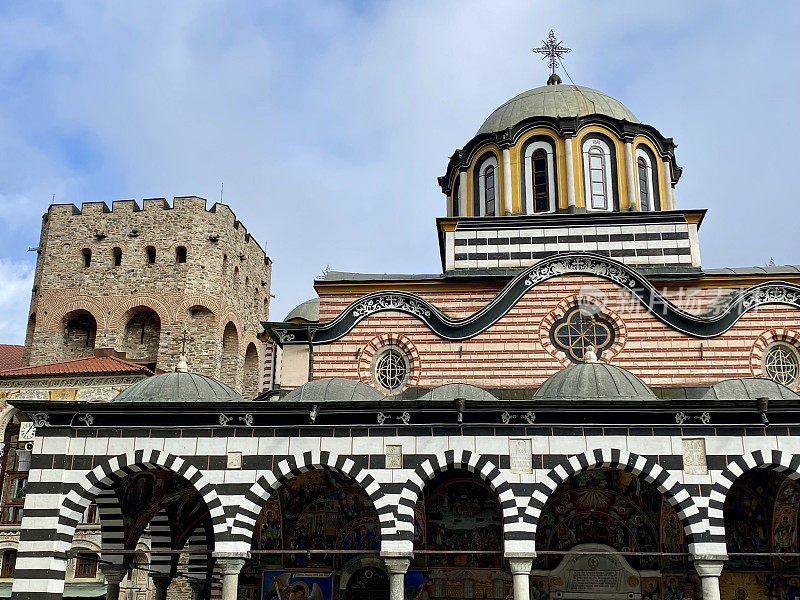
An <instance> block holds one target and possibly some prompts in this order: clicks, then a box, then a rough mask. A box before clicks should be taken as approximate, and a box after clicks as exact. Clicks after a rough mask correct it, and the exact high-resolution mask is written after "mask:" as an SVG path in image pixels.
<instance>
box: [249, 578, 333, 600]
mask: <svg viewBox="0 0 800 600" xmlns="http://www.w3.org/2000/svg"><path fill="white" fill-rule="evenodd" d="M262 581H263V586H262V595H261V600H332V599H333V580H332V577H331V575H330V574H324V573H302V572H281V571H264V576H263V580H262Z"/></svg>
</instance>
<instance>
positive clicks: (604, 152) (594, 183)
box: [583, 138, 614, 211]
mask: <svg viewBox="0 0 800 600" xmlns="http://www.w3.org/2000/svg"><path fill="white" fill-rule="evenodd" d="M612 160H613V155H612V153H611V148H610V147H609V146H608V144H606V142H604V141H603V140H601V139H599V138H588V139H586V140H584V142H583V178H584V184H585V185H584V190H585V198H586V210H592V211H612V210H614V180H613V177H612V168H611V165H612Z"/></svg>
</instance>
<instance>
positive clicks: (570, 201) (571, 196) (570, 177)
mask: <svg viewBox="0 0 800 600" xmlns="http://www.w3.org/2000/svg"><path fill="white" fill-rule="evenodd" d="M572 143H573V142H572V136H567V137H566V138H564V158H565V159H566V161H567V207H568V208H569V210H570V212H572V211H574V210H575V165H574V164H573V158H572Z"/></svg>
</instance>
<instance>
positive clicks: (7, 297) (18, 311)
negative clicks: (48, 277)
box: [0, 258, 34, 344]
mask: <svg viewBox="0 0 800 600" xmlns="http://www.w3.org/2000/svg"><path fill="white" fill-rule="evenodd" d="M33 272H34V266H33V265H32V264H29V263H16V262H11V261H9V260H6V259H3V258H0V342H2V343H4V344H23V343H24V342H25V329H26V325H27V322H28V304H29V300H30V294H31V286H32V284H33Z"/></svg>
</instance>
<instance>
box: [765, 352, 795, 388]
mask: <svg viewBox="0 0 800 600" xmlns="http://www.w3.org/2000/svg"><path fill="white" fill-rule="evenodd" d="M763 368H764V375H765V376H766V377H768V378H769V379H772V381H775V382H776V383H780V384H781V385H785V386H787V387H792V386H793V385H794V384H795V383H797V379H798V377H800V354H798V351H797V349H796V348H795V347H794V346H790V345H789V344H786V343H782V342H778V343H775V344H772V345H770V346H769V347H767V349H766V351H765V352H764V364H763Z"/></svg>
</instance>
